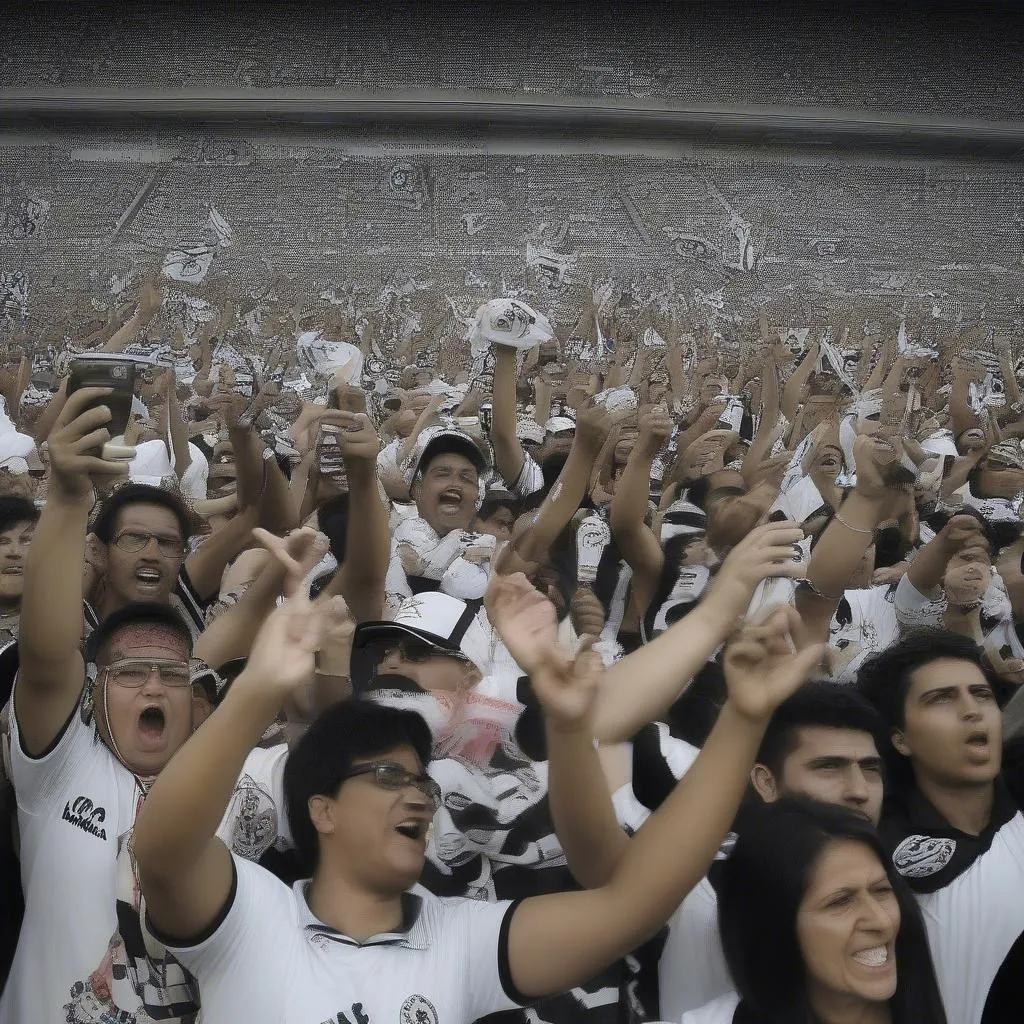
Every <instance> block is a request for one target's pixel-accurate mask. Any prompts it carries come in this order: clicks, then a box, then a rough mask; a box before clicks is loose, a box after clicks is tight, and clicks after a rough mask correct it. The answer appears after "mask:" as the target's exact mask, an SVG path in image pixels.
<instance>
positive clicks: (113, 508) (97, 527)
mask: <svg viewBox="0 0 1024 1024" xmlns="http://www.w3.org/2000/svg"><path fill="white" fill-rule="evenodd" d="M128 505H160V506H161V507H162V508H165V509H167V510H168V511H169V512H172V513H173V514H174V517H175V518H176V519H177V520H178V526H179V527H180V528H181V537H182V540H187V539H188V538H189V537H191V536H192V534H193V533H195V532H196V531H195V523H194V521H193V516H192V513H191V512H190V511H189V508H188V506H187V505H186V504H185V500H184V499H183V498H182V497H181V496H180V495H179V494H177V493H175V492H174V491H169V490H166V489H165V488H163V487H153V486H151V485H150V484H134V483H129V484H124V485H123V486H121V487H118V488H117V490H116V491H114V493H113V494H111V495H110V496H109V497H108V498H106V499H104V501H103V502H102V503H101V504H100V507H99V510H98V511H97V512H96V517H95V518H94V519H93V523H92V532H93V533H95V534H96V536H97V537H98V538H99V539H100V540H101V541H102V542H103V543H104V544H109V543H110V542H111V541H112V540H113V539H114V529H115V526H116V523H117V517H118V515H120V513H121V512H122V511H123V510H124V509H125V508H126V507H127V506H128Z"/></svg>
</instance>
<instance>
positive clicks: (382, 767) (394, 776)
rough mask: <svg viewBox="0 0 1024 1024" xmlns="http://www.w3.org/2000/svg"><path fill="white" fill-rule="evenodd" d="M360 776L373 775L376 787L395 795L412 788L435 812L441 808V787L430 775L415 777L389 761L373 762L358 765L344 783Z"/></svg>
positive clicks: (344, 777)
mask: <svg viewBox="0 0 1024 1024" xmlns="http://www.w3.org/2000/svg"><path fill="white" fill-rule="evenodd" d="M360 775H372V776H373V781H374V783H375V784H376V785H378V786H380V788H381V789H387V790H390V791H391V792H393V793H396V792H398V791H399V790H402V789H406V788H408V787H409V786H412V787H414V788H415V789H418V790H419V791H420V792H421V793H422V794H423V795H424V796H425V797H426V798H427V799H428V800H429V801H430V804H431V807H432V808H433V809H434V810H435V811H436V810H437V809H438V807H440V806H441V787H440V786H439V785H438V784H437V783H436V782H435V781H434V780H433V779H432V778H431V777H430V776H429V775H413V773H412V772H410V771H406V770H405V769H404V768H403V767H401V765H397V764H391V763H390V762H389V761H371V762H370V763H369V764H360V765H356V767H355V768H353V769H352V770H351V771H350V772H348V773H347V774H346V775H344V776H342V782H344V781H345V780H346V779H354V778H356V777H358V776H360Z"/></svg>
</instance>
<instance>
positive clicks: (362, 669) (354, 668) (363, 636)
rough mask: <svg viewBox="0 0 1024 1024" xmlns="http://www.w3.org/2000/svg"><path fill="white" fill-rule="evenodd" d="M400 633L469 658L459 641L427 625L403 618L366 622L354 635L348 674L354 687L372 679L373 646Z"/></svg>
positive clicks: (439, 649)
mask: <svg viewBox="0 0 1024 1024" xmlns="http://www.w3.org/2000/svg"><path fill="white" fill-rule="evenodd" d="M401 637H412V638H413V639H414V640H419V641H420V642H421V643H424V644H426V645H427V646H428V647H434V648H436V649H437V652H438V654H445V655H447V656H448V657H450V658H461V659H463V660H464V661H468V660H469V659H468V658H467V657H466V655H465V654H464V653H463V651H462V648H461V647H459V645H458V644H455V643H452V641H451V640H447V639H445V638H444V637H442V636H438V635H437V634H436V633H429V632H427V630H425V629H417V628H416V627H415V626H406V625H405V624H404V623H401V622H388V621H384V622H364V623H361V624H360V625H358V626H356V632H355V636H353V638H352V655H351V657H350V659H349V675H350V676H351V679H352V686H353V687H354V688H355V689H357V690H358V689H366V688H367V687H368V686H369V685H370V683H371V682H372V670H373V665H374V661H373V648H374V647H376V646H378V645H379V644H381V643H384V642H386V641H388V640H397V639H400V638H401Z"/></svg>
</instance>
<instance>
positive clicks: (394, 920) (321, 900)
mask: <svg viewBox="0 0 1024 1024" xmlns="http://www.w3.org/2000/svg"><path fill="white" fill-rule="evenodd" d="M308 898H309V909H310V910H312V911H313V913H314V914H315V915H316V916H317V917H318V918H319V919H320V920H321V921H323V923H324V924H326V925H329V926H330V927H331V928H334V929H335V930H336V931H339V932H341V934H342V935H347V936H348V937H349V938H350V939H354V940H355V941H356V942H365V941H366V940H367V939H369V938H370V937H371V936H374V935H380V934H382V933H384V932H393V931H397V930H398V929H399V928H401V926H402V894H401V893H377V892H372V891H370V890H369V889H367V888H366V887H365V886H362V885H358V884H356V883H354V882H353V881H352V880H351V879H348V878H344V877H340V876H339V875H338V873H337V872H333V871H332V872H330V873H328V872H326V871H322V870H321V871H318V872H317V873H316V875H315V876H314V878H313V881H312V883H311V884H310V887H309V893H308Z"/></svg>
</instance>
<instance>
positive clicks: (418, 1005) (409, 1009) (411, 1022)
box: [398, 996, 438, 1024]
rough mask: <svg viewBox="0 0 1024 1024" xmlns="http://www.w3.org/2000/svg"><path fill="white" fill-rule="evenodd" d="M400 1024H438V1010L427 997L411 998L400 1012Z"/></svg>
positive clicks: (403, 1004)
mask: <svg viewBox="0 0 1024 1024" xmlns="http://www.w3.org/2000/svg"><path fill="white" fill-rule="evenodd" d="M398 1022H399V1024H438V1020H437V1010H435V1009H434V1004H433V1003H432V1002H431V1001H430V1000H429V999H427V998H426V997H425V996H409V998H408V999H406V1001H405V1002H404V1003H402V1009H401V1010H399V1012H398Z"/></svg>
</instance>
